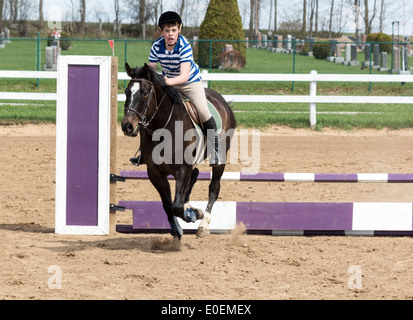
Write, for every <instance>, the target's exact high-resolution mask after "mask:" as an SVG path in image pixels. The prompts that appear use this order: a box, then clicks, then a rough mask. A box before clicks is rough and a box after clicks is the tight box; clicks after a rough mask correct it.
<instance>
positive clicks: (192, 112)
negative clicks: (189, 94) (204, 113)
mask: <svg viewBox="0 0 413 320" xmlns="http://www.w3.org/2000/svg"><path fill="white" fill-rule="evenodd" d="M182 102H183V103H184V106H185V108H186V111H187V112H188V114H189V116H190V117H191V119H192V121H193V122H194V123H195V124H196V125H198V126H200V127H202V122H201V119H200V118H199V114H198V110H197V109H196V107H195V105H194V103H193V102H192V101H191V100H189V99H188V98H184V99H183V100H182Z"/></svg>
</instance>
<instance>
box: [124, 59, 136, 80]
mask: <svg viewBox="0 0 413 320" xmlns="http://www.w3.org/2000/svg"><path fill="white" fill-rule="evenodd" d="M125 69H126V73H127V74H128V76H129V77H131V78H135V71H133V69H132V68H131V67H130V66H129V64H128V63H127V62H126V63H125Z"/></svg>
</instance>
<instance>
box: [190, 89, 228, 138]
mask: <svg viewBox="0 0 413 320" xmlns="http://www.w3.org/2000/svg"><path fill="white" fill-rule="evenodd" d="M182 102H183V104H184V106H185V109H186V111H187V112H188V115H189V117H190V118H191V120H192V122H193V123H194V124H195V127H198V128H200V129H203V127H202V122H201V119H200V118H199V114H198V110H197V109H196V107H195V105H194V103H193V102H192V101H191V100H190V99H188V98H186V97H182ZM207 105H208V108H209V112H211V115H212V116H213V117H214V119H215V122H216V124H217V129H218V131H221V129H222V119H221V116H220V115H219V113H218V111H217V109H216V108H215V106H214V105H213V104H212V103H211V102H210V101H209V100H207Z"/></svg>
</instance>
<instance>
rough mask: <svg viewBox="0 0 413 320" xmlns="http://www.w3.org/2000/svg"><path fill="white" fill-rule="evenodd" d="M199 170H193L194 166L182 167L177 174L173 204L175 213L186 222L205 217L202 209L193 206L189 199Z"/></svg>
mask: <svg viewBox="0 0 413 320" xmlns="http://www.w3.org/2000/svg"><path fill="white" fill-rule="evenodd" d="M198 173H199V171H198V170H197V169H196V170H194V171H192V166H185V167H181V168H180V169H179V170H178V172H177V173H176V175H175V180H176V185H175V200H174V202H173V204H172V211H173V214H174V215H175V216H177V217H180V218H181V219H182V220H184V221H186V222H195V221H196V220H198V219H202V218H203V215H204V214H203V212H202V210H200V209H195V208H192V207H191V206H190V205H189V203H188V201H189V195H190V193H191V190H192V187H193V185H194V184H195V182H196V179H197V177H198Z"/></svg>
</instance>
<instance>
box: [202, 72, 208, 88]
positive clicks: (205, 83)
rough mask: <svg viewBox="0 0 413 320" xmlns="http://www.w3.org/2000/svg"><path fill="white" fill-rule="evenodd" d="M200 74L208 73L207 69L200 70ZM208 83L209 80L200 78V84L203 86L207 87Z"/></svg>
mask: <svg viewBox="0 0 413 320" xmlns="http://www.w3.org/2000/svg"><path fill="white" fill-rule="evenodd" d="M201 75H202V76H203V75H208V70H202V71H201ZM208 83H209V81H206V80H204V79H202V85H203V86H204V88H208Z"/></svg>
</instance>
